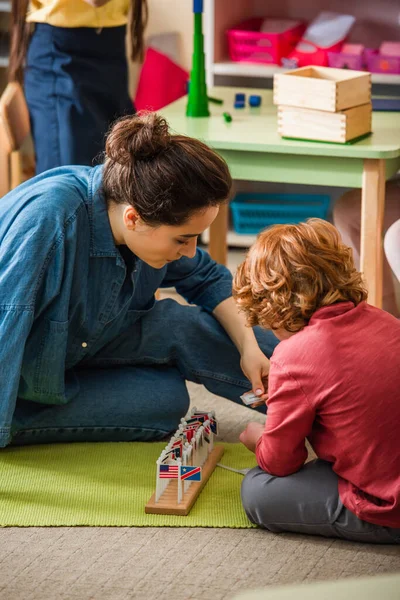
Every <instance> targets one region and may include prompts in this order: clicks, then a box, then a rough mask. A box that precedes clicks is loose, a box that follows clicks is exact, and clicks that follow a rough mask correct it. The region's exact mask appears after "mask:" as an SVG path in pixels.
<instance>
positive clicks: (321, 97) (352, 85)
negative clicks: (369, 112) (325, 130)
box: [274, 67, 371, 113]
mask: <svg viewBox="0 0 400 600" xmlns="http://www.w3.org/2000/svg"><path fill="white" fill-rule="evenodd" d="M369 102H371V74H370V73H364V72H363V71H351V70H348V69H332V68H330V67H303V68H301V69H294V70H293V71H288V72H287V73H277V74H276V75H274V104H277V105H284V106H297V107H299V108H310V109H315V110H323V111H327V112H332V113H333V112H338V111H340V110H346V109H348V108H352V107H354V106H360V105H362V104H367V103H369Z"/></svg>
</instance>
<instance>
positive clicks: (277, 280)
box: [234, 219, 400, 544]
mask: <svg viewBox="0 0 400 600" xmlns="http://www.w3.org/2000/svg"><path fill="white" fill-rule="evenodd" d="M234 298H235V299H236V302H237V304H238V307H239V309H241V310H242V311H244V313H245V315H246V316H247V320H248V324H249V325H252V326H253V325H256V324H258V325H261V326H262V327H263V328H265V329H272V331H274V333H275V335H276V336H277V337H278V339H280V340H281V342H280V344H279V345H278V346H277V347H276V348H275V350H274V353H273V355H272V358H271V365H270V373H269V384H268V400H267V417H266V422H265V427H264V426H263V425H261V424H260V423H250V424H249V425H248V427H247V428H246V429H245V431H244V432H242V434H241V436H240V440H241V441H242V443H243V444H245V446H247V448H248V449H249V450H251V451H253V452H255V453H256V457H257V462H258V465H259V466H258V467H256V468H254V469H252V470H251V471H249V473H248V474H247V475H246V476H245V478H244V480H243V485H242V502H243V506H244V509H245V511H246V513H247V515H248V517H249V519H250V520H251V521H252V522H253V523H255V524H257V525H259V526H260V527H264V528H265V529H268V530H270V531H274V532H282V531H291V532H297V533H307V534H312V535H322V536H327V537H337V538H343V539H347V540H353V541H357V542H375V543H389V544H390V543H392V544H394V543H400V445H399V440H398V437H399V436H398V429H399V426H398V424H399V422H400V402H399V397H400V396H399V393H400V368H399V357H400V321H398V319H395V318H394V317H393V316H392V315H390V314H388V313H387V312H385V311H383V310H380V309H378V308H374V307H373V306H370V305H368V304H367V302H366V300H367V292H366V290H365V288H364V284H363V281H362V277H361V274H360V273H359V272H358V271H357V270H356V269H355V266H354V262H353V258H352V251H351V249H350V248H349V247H347V246H346V245H345V244H343V242H342V241H341V239H340V236H339V234H338V232H337V230H336V229H335V227H334V226H333V225H331V224H330V223H327V222H325V221H322V220H320V219H311V220H309V221H307V222H306V223H300V224H298V225H276V226H274V227H271V229H268V230H266V231H264V232H263V233H261V234H260V235H259V236H258V238H257V241H256V242H255V244H254V245H253V246H252V248H251V249H250V251H249V253H248V255H247V258H246V260H245V262H244V263H243V264H242V265H241V266H240V267H239V269H238V271H237V273H236V276H235V279H234ZM306 439H308V441H309V442H310V444H311V445H312V447H313V449H314V451H315V453H316V455H317V457H318V459H317V460H314V461H312V462H308V463H307V464H305V462H306V460H307V454H308V453H307V448H306V444H305V441H306Z"/></svg>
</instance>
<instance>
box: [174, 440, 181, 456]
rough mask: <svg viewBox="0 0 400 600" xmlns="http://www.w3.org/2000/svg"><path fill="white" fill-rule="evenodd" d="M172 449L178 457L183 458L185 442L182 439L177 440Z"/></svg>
mask: <svg viewBox="0 0 400 600" xmlns="http://www.w3.org/2000/svg"><path fill="white" fill-rule="evenodd" d="M172 449H173V451H174V454H175V456H176V457H178V458H179V457H181V456H182V452H183V441H182V439H179V440H175V442H173V444H172Z"/></svg>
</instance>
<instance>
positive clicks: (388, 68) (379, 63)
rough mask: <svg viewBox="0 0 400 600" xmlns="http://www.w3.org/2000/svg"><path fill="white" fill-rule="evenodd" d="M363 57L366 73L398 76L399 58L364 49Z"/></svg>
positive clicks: (399, 72) (399, 69) (371, 49)
mask: <svg viewBox="0 0 400 600" xmlns="http://www.w3.org/2000/svg"><path fill="white" fill-rule="evenodd" d="M364 56H365V63H366V69H367V71H371V73H390V74H394V75H398V74H400V56H384V55H383V54H379V51H378V50H376V49H375V48H366V49H365V53H364Z"/></svg>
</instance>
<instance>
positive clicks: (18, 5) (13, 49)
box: [8, 0, 149, 82]
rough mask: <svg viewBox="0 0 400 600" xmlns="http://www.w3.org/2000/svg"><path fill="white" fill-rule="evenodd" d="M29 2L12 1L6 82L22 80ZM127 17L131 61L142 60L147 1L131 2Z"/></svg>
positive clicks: (21, 0) (27, 34)
mask: <svg viewBox="0 0 400 600" xmlns="http://www.w3.org/2000/svg"><path fill="white" fill-rule="evenodd" d="M28 4H29V0H12V3H11V29H10V32H11V43H10V60H9V67H8V81H19V82H22V80H23V69H24V63H25V57H26V52H27V49H28V44H29V37H30V33H31V23H27V22H26V14H27V11H28ZM129 14H130V17H129V31H130V45H131V59H132V60H136V59H139V60H143V54H144V30H145V28H146V25H147V21H148V16H149V15H148V5H147V0H132V6H131V10H130V13H129Z"/></svg>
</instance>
